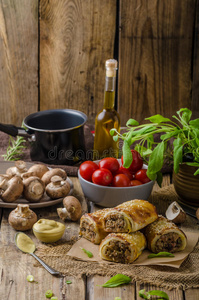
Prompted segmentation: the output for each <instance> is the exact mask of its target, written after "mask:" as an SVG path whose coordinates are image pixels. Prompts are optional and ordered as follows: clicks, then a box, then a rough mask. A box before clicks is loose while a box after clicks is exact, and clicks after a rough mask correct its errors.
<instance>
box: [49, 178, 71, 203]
mask: <svg viewBox="0 0 199 300" xmlns="http://www.w3.org/2000/svg"><path fill="white" fill-rule="evenodd" d="M69 192H70V184H69V182H68V181H65V180H63V179H62V178H61V177H60V176H57V175H56V176H53V177H52V178H51V182H50V183H49V184H47V186H46V194H47V195H48V196H49V197H50V198H51V199H58V198H62V197H65V196H67V195H68V193H69Z"/></svg>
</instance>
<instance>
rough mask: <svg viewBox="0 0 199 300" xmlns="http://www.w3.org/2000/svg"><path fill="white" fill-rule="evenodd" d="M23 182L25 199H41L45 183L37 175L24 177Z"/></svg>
mask: <svg viewBox="0 0 199 300" xmlns="http://www.w3.org/2000/svg"><path fill="white" fill-rule="evenodd" d="M23 183H24V191H23V195H24V197H25V199H27V200H28V201H30V202H38V201H39V200H41V198H42V197H43V194H44V192H45V185H44V183H43V181H42V180H41V179H40V178H39V177H36V176H31V177H29V178H27V179H24V181H23Z"/></svg>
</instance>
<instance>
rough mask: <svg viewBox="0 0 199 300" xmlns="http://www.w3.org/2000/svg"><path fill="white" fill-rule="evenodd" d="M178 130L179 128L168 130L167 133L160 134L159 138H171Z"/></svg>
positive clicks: (163, 139)
mask: <svg viewBox="0 0 199 300" xmlns="http://www.w3.org/2000/svg"><path fill="white" fill-rule="evenodd" d="M180 131H181V130H180V129H175V130H174V131H172V132H168V133H165V134H162V135H161V136H160V139H161V140H162V141H165V140H167V139H170V138H172V137H173V136H176V135H177V134H178V133H179V132H180Z"/></svg>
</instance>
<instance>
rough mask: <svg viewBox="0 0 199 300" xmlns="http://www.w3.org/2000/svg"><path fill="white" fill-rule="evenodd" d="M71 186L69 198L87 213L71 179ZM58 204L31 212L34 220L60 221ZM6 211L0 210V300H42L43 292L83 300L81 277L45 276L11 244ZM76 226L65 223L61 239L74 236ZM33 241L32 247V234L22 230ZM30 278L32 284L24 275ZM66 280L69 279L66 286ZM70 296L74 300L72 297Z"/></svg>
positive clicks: (69, 238) (75, 223)
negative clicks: (51, 292) (71, 196)
mask: <svg viewBox="0 0 199 300" xmlns="http://www.w3.org/2000/svg"><path fill="white" fill-rule="evenodd" d="M71 180H72V181H73V184H74V186H75V188H74V192H73V195H74V196H75V197H77V198H78V199H79V201H80V202H81V205H82V211H83V213H85V212H87V203H86V201H85V198H84V196H83V193H82V191H81V187H80V183H79V181H78V178H71ZM57 207H62V204H59V205H56V206H51V207H48V209H46V208H38V209H34V211H35V213H36V214H37V217H38V219H40V218H46V219H53V220H56V221H60V219H59V217H58V215H57V212H56V209H57ZM10 211H11V210H10V209H5V210H3V215H2V220H1V241H0V274H1V277H0V282H1V284H0V295H1V297H2V299H3V298H4V299H8V300H13V299H15V300H21V299H26V300H38V299H45V292H46V291H47V290H49V289H51V290H52V291H53V293H54V296H57V297H58V299H60V300H61V299H62V300H65V299H79V300H83V299H85V298H86V296H85V294H86V287H85V286H86V285H85V284H86V283H85V278H74V277H69V276H61V277H56V276H52V275H51V274H50V273H48V272H47V271H46V270H45V269H44V268H43V267H40V266H39V267H38V264H37V262H36V260H35V259H34V258H33V257H32V256H31V255H29V254H24V253H22V252H21V251H20V250H18V249H17V248H16V246H15V245H14V236H15V234H16V231H15V230H14V229H13V228H12V227H11V226H10V225H9V224H8V215H9V213H10ZM1 213H2V209H0V214H1ZM78 232H79V223H78V222H69V221H68V222H66V231H65V234H64V237H63V238H64V239H65V240H66V241H69V240H71V238H72V237H74V236H78ZM25 233H27V234H28V235H29V236H30V237H31V238H32V239H33V241H34V242H35V244H36V246H38V245H39V244H41V242H39V241H38V240H37V239H36V238H35V236H34V235H33V233H32V231H31V230H30V231H26V232H25ZM29 274H31V275H33V276H34V278H35V281H37V283H36V282H34V283H29V282H28V281H27V280H26V277H27V275H29ZM66 280H70V281H71V284H70V285H68V284H67V283H66ZM73 297H74V298H73Z"/></svg>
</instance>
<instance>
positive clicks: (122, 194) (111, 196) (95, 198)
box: [78, 160, 154, 207]
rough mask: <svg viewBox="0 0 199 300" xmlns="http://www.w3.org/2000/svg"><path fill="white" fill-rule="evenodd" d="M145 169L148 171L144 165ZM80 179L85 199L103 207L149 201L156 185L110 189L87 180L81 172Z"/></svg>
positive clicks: (152, 183) (149, 183)
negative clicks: (133, 201)
mask: <svg viewBox="0 0 199 300" xmlns="http://www.w3.org/2000/svg"><path fill="white" fill-rule="evenodd" d="M119 161H120V160H119ZM96 162H98V161H96ZM143 169H147V166H146V165H143ZM78 177H79V181H80V184H81V187H82V190H83V193H84V195H85V197H86V198H87V199H88V200H90V201H92V202H94V203H95V204H97V205H100V206H103V207H114V206H117V205H119V204H121V203H123V202H126V201H129V200H133V199H141V200H148V198H149V196H150V194H151V191H152V189H153V185H154V181H150V182H148V183H145V184H142V185H138V186H132V187H131V186H130V187H109V186H102V185H97V184H94V183H92V182H90V181H87V180H85V179H84V178H82V176H81V175H80V173H79V171H78Z"/></svg>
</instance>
